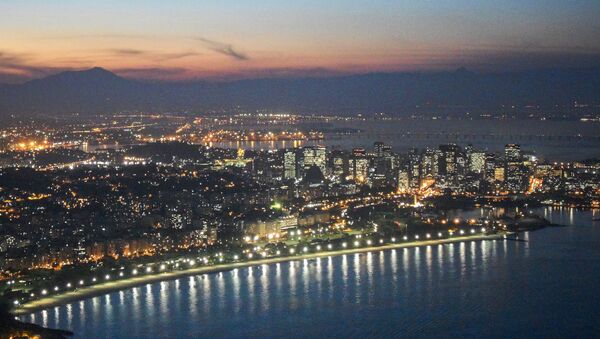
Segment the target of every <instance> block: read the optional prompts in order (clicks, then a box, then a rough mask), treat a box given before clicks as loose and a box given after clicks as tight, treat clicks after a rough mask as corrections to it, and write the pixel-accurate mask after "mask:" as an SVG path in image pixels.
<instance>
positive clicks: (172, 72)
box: [112, 67, 187, 80]
mask: <svg viewBox="0 0 600 339" xmlns="http://www.w3.org/2000/svg"><path fill="white" fill-rule="evenodd" d="M112 71H113V72H114V73H116V74H118V75H120V76H123V77H126V78H132V79H143V80H173V79H179V78H180V77H181V76H183V75H185V74H186V73H187V69H185V68H179V67H170V68H159V67H146V68H117V69H113V70H112Z"/></svg>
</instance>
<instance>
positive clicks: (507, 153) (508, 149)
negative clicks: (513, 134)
mask: <svg viewBox="0 0 600 339" xmlns="http://www.w3.org/2000/svg"><path fill="white" fill-rule="evenodd" d="M504 158H505V160H506V162H514V161H521V146H519V145H517V144H507V145H506V146H505V147H504Z"/></svg>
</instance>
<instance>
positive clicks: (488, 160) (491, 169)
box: [483, 153, 496, 182]
mask: <svg viewBox="0 0 600 339" xmlns="http://www.w3.org/2000/svg"><path fill="white" fill-rule="evenodd" d="M495 171H496V156H495V155H494V153H487V154H486V155H485V165H484V173H483V177H484V179H485V180H486V181H487V182H493V181H494V180H495V175H496V174H495Z"/></svg>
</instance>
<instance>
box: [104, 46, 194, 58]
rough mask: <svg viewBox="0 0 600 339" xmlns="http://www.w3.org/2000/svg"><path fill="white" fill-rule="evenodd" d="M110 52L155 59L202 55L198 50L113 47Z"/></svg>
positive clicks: (115, 54)
mask: <svg viewBox="0 0 600 339" xmlns="http://www.w3.org/2000/svg"><path fill="white" fill-rule="evenodd" d="M107 52H108V53H109V54H111V55H114V56H117V57H145V58H147V59H150V60H153V61H169V60H175V59H181V58H186V57H189V56H198V55H201V54H200V53H197V52H192V51H189V52H176V53H162V52H155V51H146V50H141V49H130V48H113V49H109V50H108V51H107Z"/></svg>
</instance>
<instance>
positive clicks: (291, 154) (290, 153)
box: [283, 149, 297, 179]
mask: <svg viewBox="0 0 600 339" xmlns="http://www.w3.org/2000/svg"><path fill="white" fill-rule="evenodd" d="M296 165H297V164H296V150H295V149H289V150H286V151H285V153H284V156H283V177H284V178H285V179H294V178H296Z"/></svg>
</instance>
